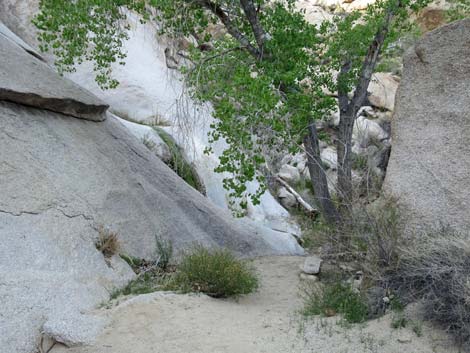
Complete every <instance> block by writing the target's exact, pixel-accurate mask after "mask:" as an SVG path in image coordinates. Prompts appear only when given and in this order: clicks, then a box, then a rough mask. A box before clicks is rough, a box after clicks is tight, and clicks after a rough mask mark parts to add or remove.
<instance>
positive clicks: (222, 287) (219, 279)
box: [175, 246, 258, 298]
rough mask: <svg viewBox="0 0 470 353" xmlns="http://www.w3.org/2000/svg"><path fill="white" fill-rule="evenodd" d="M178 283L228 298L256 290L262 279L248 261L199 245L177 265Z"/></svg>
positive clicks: (176, 278)
mask: <svg viewBox="0 0 470 353" xmlns="http://www.w3.org/2000/svg"><path fill="white" fill-rule="evenodd" d="M175 284H176V286H177V287H179V288H180V289H183V290H186V291H195V292H202V293H205V294H207V295H209V296H211V297H215V298H225V297H237V296H240V295H242V294H248V293H251V292H253V291H255V290H256V289H257V287H258V278H257V276H256V274H255V273H254V270H253V269H252V268H251V267H250V266H249V264H248V263H247V262H246V261H243V260H239V259H237V258H236V257H235V256H234V255H233V254H232V253H231V252H230V251H228V250H210V249H206V248H203V247H201V246H197V247H195V248H194V249H193V250H192V251H191V252H189V253H187V254H185V255H184V256H183V258H182V260H181V263H180V264H179V265H178V266H177V274H176V277H175Z"/></svg>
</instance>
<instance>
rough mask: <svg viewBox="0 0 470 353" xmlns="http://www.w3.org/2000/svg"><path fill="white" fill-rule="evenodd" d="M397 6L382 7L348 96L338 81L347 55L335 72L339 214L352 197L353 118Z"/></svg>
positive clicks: (347, 68)
mask: <svg viewBox="0 0 470 353" xmlns="http://www.w3.org/2000/svg"><path fill="white" fill-rule="evenodd" d="M399 6H400V0H397V3H396V4H394V5H393V6H391V7H388V8H387V9H386V10H385V16H384V22H383V23H382V25H381V26H380V27H379V28H378V30H377V33H376V34H375V36H374V39H373V40H372V42H371V44H370V46H369V50H368V52H367V55H366V57H365V59H364V63H363V65H362V69H361V73H360V75H359V80H358V82H357V84H356V87H355V89H354V94H353V97H352V98H351V100H349V97H348V92H347V91H346V90H345V88H344V87H342V85H341V82H345V81H346V80H345V79H343V77H345V76H346V75H347V74H348V73H349V71H350V70H351V62H350V61H349V59H348V60H346V61H345V62H344V64H343V66H342V67H341V70H340V73H339V75H338V83H339V87H338V101H339V110H340V119H339V134H338V142H337V152H338V192H339V197H340V211H342V212H341V213H342V214H343V213H344V212H343V211H348V210H350V207H351V205H352V201H353V187H352V172H351V169H352V160H351V158H352V151H351V149H352V132H353V128H354V121H355V120H356V115H357V112H358V111H359V109H360V108H361V107H362V105H363V104H364V101H365V99H366V97H367V88H368V87H369V83H370V80H371V78H372V74H373V72H374V69H375V67H376V65H377V61H378V60H379V54H380V52H381V50H382V47H383V44H384V41H385V38H386V37H387V34H388V31H389V29H390V26H391V23H392V20H393V18H394V16H395V12H396V10H397V8H398V7H399Z"/></svg>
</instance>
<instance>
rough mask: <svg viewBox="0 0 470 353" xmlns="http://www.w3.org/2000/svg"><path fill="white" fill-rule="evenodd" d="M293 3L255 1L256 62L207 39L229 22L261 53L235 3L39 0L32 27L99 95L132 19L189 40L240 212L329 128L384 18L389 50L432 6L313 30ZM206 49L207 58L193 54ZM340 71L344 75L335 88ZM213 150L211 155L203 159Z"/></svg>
mask: <svg viewBox="0 0 470 353" xmlns="http://www.w3.org/2000/svg"><path fill="white" fill-rule="evenodd" d="M465 1H467V0H465ZM295 2H296V1H295V0H287V1H268V0H253V5H255V8H256V9H257V16H258V20H259V22H260V24H261V26H262V27H263V30H264V32H265V33H267V37H269V38H268V40H266V42H265V44H264V46H263V48H262V49H263V55H262V59H260V58H255V57H254V56H253V55H252V54H253V53H251V52H250V51H249V50H248V48H247V46H246V45H245V44H243V41H241V40H240V39H239V38H238V40H237V38H233V37H231V36H229V35H228V34H227V35H225V36H221V37H220V36H219V37H218V39H215V38H213V36H212V34H211V33H212V32H211V30H210V28H209V27H210V25H211V24H215V23H219V24H220V23H221V22H220V21H221V18H224V16H225V17H228V18H229V21H230V23H231V26H233V27H234V28H235V29H236V31H237V32H238V33H239V34H240V35H241V36H243V38H245V39H247V40H248V42H249V45H252V46H253V47H256V46H257V42H256V40H255V35H254V33H253V32H254V31H253V29H252V27H251V24H250V21H249V19H248V18H247V16H246V15H245V13H244V11H243V9H242V8H241V6H240V2H238V1H232V0H212V1H209V0H207V1H206V0H198V1H189V0H73V1H62V0H41V2H40V10H41V11H40V13H39V15H38V16H37V17H36V19H35V21H34V22H35V24H36V26H37V27H38V28H39V29H40V30H41V32H40V35H39V39H40V41H41V44H42V45H41V48H42V49H43V50H49V51H52V53H53V54H54V55H55V57H56V59H57V60H56V65H57V66H58V68H59V70H60V71H62V72H65V71H73V70H74V66H75V65H76V64H79V63H81V62H82V61H84V60H89V61H92V62H93V63H94V70H95V72H96V81H97V82H98V84H99V85H100V86H101V87H102V88H114V87H116V86H117V85H118V82H117V81H116V80H115V79H113V77H112V65H113V64H114V63H121V64H122V63H123V61H124V59H125V57H126V53H125V52H124V50H123V44H124V41H125V40H126V39H127V38H128V34H127V33H128V30H129V23H128V20H127V16H128V14H129V13H132V12H133V13H137V14H138V15H139V16H140V18H141V21H155V22H156V23H158V25H159V29H160V33H161V34H163V33H164V34H166V35H167V36H169V37H179V36H192V38H193V39H194V40H195V42H196V43H197V44H195V45H194V46H193V47H192V48H190V49H189V62H190V64H189V65H188V66H187V67H185V68H183V69H182V72H183V74H184V75H185V77H186V79H187V83H188V85H189V87H190V94H191V96H192V97H193V98H194V99H195V100H196V101H201V102H206V101H210V102H211V103H212V105H213V108H214V114H213V116H214V118H215V122H214V123H213V125H212V128H213V129H212V131H211V132H210V133H209V141H210V143H216V142H217V141H220V140H224V141H225V142H226V143H227V148H226V149H225V151H224V152H223V154H222V155H221V156H220V158H219V162H220V163H219V166H218V167H217V168H216V172H219V173H226V174H225V175H226V178H225V179H224V187H225V188H226V189H227V190H230V194H229V195H230V197H232V198H233V199H239V200H241V201H240V203H239V204H240V206H241V207H242V208H244V207H245V208H246V207H247V200H248V199H251V201H252V203H253V204H257V203H259V202H260V197H261V195H262V194H263V193H264V191H265V190H266V189H267V182H266V179H265V176H269V175H270V174H271V173H272V171H273V169H274V165H275V164H276V159H278V158H279V156H280V155H282V154H285V152H286V151H289V152H291V153H295V152H296V151H298V150H299V148H300V145H301V141H302V137H303V135H304V134H305V130H306V127H307V126H308V124H309V123H311V122H312V121H313V120H318V119H325V118H326V117H327V116H329V115H330V113H331V112H332V110H333V109H334V108H335V105H336V104H337V103H336V100H335V99H334V97H332V96H331V95H329V94H328V93H327V92H335V91H338V89H339V90H341V91H343V92H351V91H352V90H353V89H354V87H355V85H356V83H357V82H358V79H359V74H360V72H361V68H362V65H363V62H364V58H365V56H366V55H367V51H368V48H369V46H370V44H371V41H372V40H373V38H374V36H375V34H376V32H377V30H378V29H379V28H380V26H381V25H382V23H383V21H384V18H385V14H386V10H387V9H388V8H389V7H391V6H394V7H395V9H396V10H397V13H398V16H397V20H396V21H395V22H394V26H393V28H392V29H391V31H390V32H389V33H388V35H389V40H388V41H387V42H386V44H389V43H390V42H391V41H392V40H395V39H396V38H397V37H398V35H399V33H401V31H402V30H403V29H406V28H407V25H408V20H407V16H408V14H409V11H410V10H416V9H419V8H421V7H422V6H424V5H425V4H426V3H427V2H428V0H401V1H399V0H379V1H377V2H376V3H375V4H373V5H371V6H369V7H368V8H367V10H366V11H364V12H358V11H355V12H352V13H349V14H338V15H337V16H336V17H334V18H333V20H331V21H327V22H324V23H323V24H322V25H321V26H319V27H317V26H315V25H312V24H310V23H308V22H307V21H306V20H305V18H304V14H303V12H302V11H297V10H296V9H295ZM220 11H222V13H220ZM222 22H224V21H222ZM224 23H225V22H224ZM225 25H226V29H227V32H230V30H229V29H228V28H227V24H226V23H225ZM235 37H236V36H235ZM209 41H210V43H211V47H212V48H213V49H211V50H210V51H201V50H199V49H198V44H204V43H206V42H209ZM346 62H347V63H349V65H350V68H349V71H348V72H347V74H346V75H342V77H341V80H339V81H337V80H336V74H337V72H338V71H340V69H341V67H342V66H343V65H344V64H345V63H346ZM211 150H212V149H211V147H210V146H209V147H208V148H207V149H206V152H207V153H210V152H211ZM254 181H256V182H258V183H259V184H260V186H259V188H258V189H257V190H256V191H253V192H250V191H249V190H250V188H248V187H247V185H248V184H249V183H250V182H254Z"/></svg>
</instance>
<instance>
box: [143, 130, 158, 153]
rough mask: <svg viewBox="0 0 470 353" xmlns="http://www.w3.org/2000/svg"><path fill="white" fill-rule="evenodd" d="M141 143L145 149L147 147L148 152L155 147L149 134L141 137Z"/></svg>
mask: <svg viewBox="0 0 470 353" xmlns="http://www.w3.org/2000/svg"><path fill="white" fill-rule="evenodd" d="M142 143H143V144H144V145H145V147H147V148H148V149H149V150H150V151H152V150H153V149H154V148H155V146H156V145H157V144H156V143H155V142H154V141H152V140H151V139H150V135H149V134H145V135H144V136H143V137H142Z"/></svg>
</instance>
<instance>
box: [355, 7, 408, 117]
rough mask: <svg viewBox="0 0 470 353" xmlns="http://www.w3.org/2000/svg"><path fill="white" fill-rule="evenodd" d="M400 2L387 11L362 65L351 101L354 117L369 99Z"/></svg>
mask: <svg viewBox="0 0 470 353" xmlns="http://www.w3.org/2000/svg"><path fill="white" fill-rule="evenodd" d="M400 3H401V2H400V1H398V2H397V4H396V6H390V7H388V8H387V9H386V10H385V11H386V13H385V19H384V22H383V24H382V26H381V27H380V28H379V29H378V31H377V33H376V34H375V37H374V39H373V41H372V43H371V44H370V46H369V50H368V52H367V56H366V58H365V60H364V63H363V65H362V69H361V74H360V75H359V81H358V83H357V85H356V89H355V91H354V95H353V98H352V99H351V102H350V105H349V107H348V108H349V110H351V113H353V115H356V113H357V112H358V111H359V109H360V108H361V107H362V105H363V104H364V101H365V99H366V97H367V89H368V87H369V83H370V80H371V78H372V74H373V73H374V70H375V67H376V65H377V61H378V59H379V54H380V52H381V50H382V47H383V44H384V42H385V38H386V37H387V34H388V32H389V30H390V26H391V24H392V20H393V18H394V17H395V13H396V10H397V8H398V7H399V6H400Z"/></svg>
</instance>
